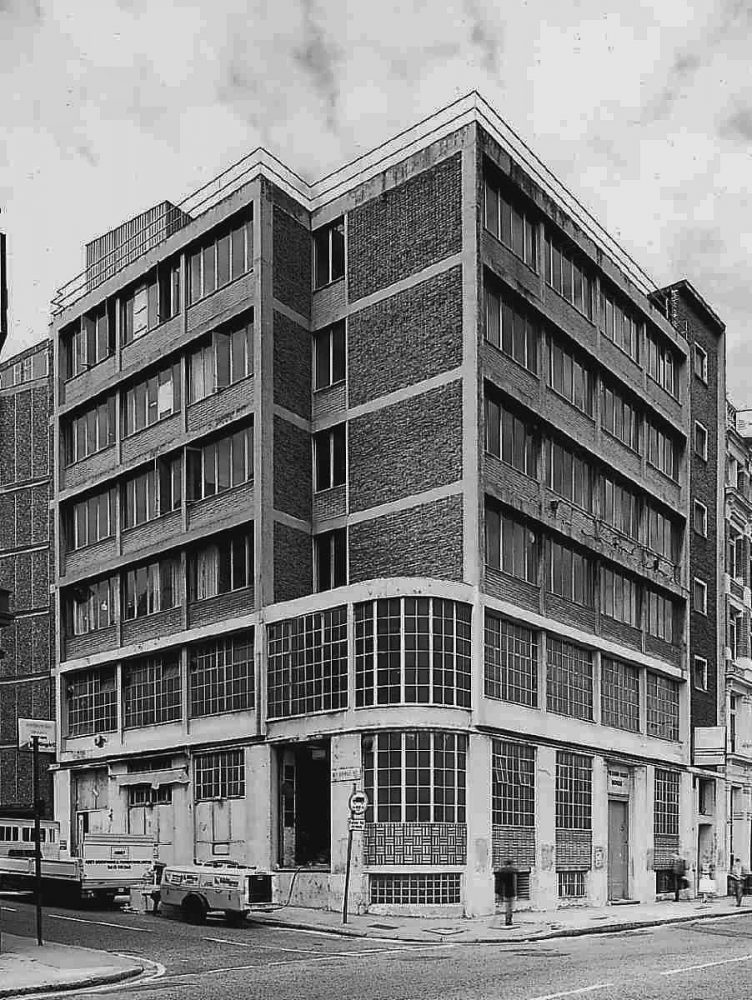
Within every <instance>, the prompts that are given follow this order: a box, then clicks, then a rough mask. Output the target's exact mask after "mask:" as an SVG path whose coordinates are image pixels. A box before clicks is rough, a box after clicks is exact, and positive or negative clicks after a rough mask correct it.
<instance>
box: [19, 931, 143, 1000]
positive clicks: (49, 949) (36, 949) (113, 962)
mask: <svg viewBox="0 0 752 1000" xmlns="http://www.w3.org/2000/svg"><path fill="white" fill-rule="evenodd" d="M0 947H1V948H2V950H1V951H0V984H2V985H0V997H18V996H26V995H28V994H31V993H45V992H48V991H54V990H75V989H83V988H89V987H92V986H103V985H106V984H107V983H119V982H121V981H122V980H125V979H131V978H133V977H134V976H138V975H140V974H141V973H142V972H144V969H145V965H144V963H143V962H140V961H136V960H134V959H131V958H127V957H126V956H123V955H114V954H112V953H111V952H105V951H95V950H94V949H92V948H76V947H72V946H71V945H64V944H43V945H42V946H41V947H40V946H39V945H37V943H36V938H29V937H20V936H18V935H16V934H8V933H7V932H5V931H3V933H2V941H1V944H0Z"/></svg>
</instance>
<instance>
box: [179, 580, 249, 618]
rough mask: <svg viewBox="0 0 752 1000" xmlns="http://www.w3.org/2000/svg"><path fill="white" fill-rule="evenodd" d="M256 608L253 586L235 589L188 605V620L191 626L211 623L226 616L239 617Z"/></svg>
mask: <svg viewBox="0 0 752 1000" xmlns="http://www.w3.org/2000/svg"><path fill="white" fill-rule="evenodd" d="M253 608H254V592H253V587H246V588H245V590H235V591H233V593H231V594H219V595H218V596H217V597H209V598H207V599H206V600H205V601H196V602H195V604H189V605H188V622H189V625H190V627H191V628H196V627H197V626H200V625H209V624H210V623H211V622H221V621H223V619H225V618H237V617H238V616H239V615H248V614H250V613H251V612H252V611H253Z"/></svg>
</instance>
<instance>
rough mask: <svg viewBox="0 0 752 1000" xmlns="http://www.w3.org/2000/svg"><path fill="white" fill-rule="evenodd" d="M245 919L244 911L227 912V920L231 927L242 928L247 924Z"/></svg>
mask: <svg viewBox="0 0 752 1000" xmlns="http://www.w3.org/2000/svg"><path fill="white" fill-rule="evenodd" d="M245 917H246V915H245V913H244V912H243V910H225V920H226V921H227V923H228V924H229V925H230V927H242V926H243V924H245Z"/></svg>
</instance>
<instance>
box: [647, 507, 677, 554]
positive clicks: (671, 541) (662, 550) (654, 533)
mask: <svg viewBox="0 0 752 1000" xmlns="http://www.w3.org/2000/svg"><path fill="white" fill-rule="evenodd" d="M648 546H649V548H651V549H652V550H653V552H657V553H658V555H659V556H663V557H664V559H669V560H670V561H671V562H677V560H678V558H679V531H678V528H677V527H676V524H675V523H674V522H673V521H672V520H671V518H670V517H667V516H666V515H665V514H664V513H662V511H660V510H658V508H657V507H654V506H653V505H652V504H650V505H649V506H648Z"/></svg>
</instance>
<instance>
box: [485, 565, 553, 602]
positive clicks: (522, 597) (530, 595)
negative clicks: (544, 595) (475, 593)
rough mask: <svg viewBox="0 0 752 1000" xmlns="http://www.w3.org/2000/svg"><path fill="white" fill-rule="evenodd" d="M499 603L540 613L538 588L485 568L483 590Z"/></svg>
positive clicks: (491, 568) (490, 567) (496, 570)
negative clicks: (507, 602) (506, 602)
mask: <svg viewBox="0 0 752 1000" xmlns="http://www.w3.org/2000/svg"><path fill="white" fill-rule="evenodd" d="M483 589H484V590H485V592H486V593H487V594H491V596H492V597H498V599H499V600H500V601H511V602H512V603H513V604H517V605H519V607H521V608H527V610H528V611H540V588H539V587H536V586H534V584H532V583H527V582H526V581H525V580H515V578H514V577H512V576H507V575H506V573H501V572H500V571H499V570H498V569H494V568H493V567H492V566H486V582H485V587H484V588H483Z"/></svg>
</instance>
